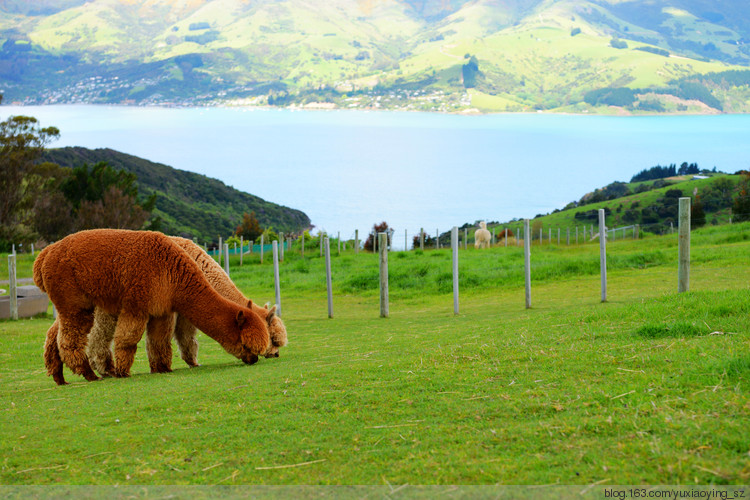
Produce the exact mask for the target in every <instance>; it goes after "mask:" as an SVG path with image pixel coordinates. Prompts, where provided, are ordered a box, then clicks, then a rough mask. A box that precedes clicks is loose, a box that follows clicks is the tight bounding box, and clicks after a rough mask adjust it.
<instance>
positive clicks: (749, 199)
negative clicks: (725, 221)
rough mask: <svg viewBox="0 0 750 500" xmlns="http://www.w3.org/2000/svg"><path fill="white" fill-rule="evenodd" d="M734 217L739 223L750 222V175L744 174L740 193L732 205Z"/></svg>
mask: <svg viewBox="0 0 750 500" xmlns="http://www.w3.org/2000/svg"><path fill="white" fill-rule="evenodd" d="M732 217H733V218H734V220H736V221H737V222H741V221H746V220H750V173H749V172H745V173H743V174H742V180H741V181H740V185H739V191H738V193H737V196H736V197H735V198H734V203H733V204H732Z"/></svg>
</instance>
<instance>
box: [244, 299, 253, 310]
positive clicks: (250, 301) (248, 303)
mask: <svg viewBox="0 0 750 500" xmlns="http://www.w3.org/2000/svg"><path fill="white" fill-rule="evenodd" d="M245 307H247V308H248V309H252V308H253V299H247V305H246V306H245Z"/></svg>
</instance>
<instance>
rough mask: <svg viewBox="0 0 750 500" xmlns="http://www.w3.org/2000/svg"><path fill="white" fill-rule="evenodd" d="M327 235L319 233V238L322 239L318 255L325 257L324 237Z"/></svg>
mask: <svg viewBox="0 0 750 500" xmlns="http://www.w3.org/2000/svg"><path fill="white" fill-rule="evenodd" d="M324 236H325V233H318V239H319V240H320V255H318V257H323V237H324Z"/></svg>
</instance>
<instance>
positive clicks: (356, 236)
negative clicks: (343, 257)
mask: <svg viewBox="0 0 750 500" xmlns="http://www.w3.org/2000/svg"><path fill="white" fill-rule="evenodd" d="M354 253H355V254H358V253H359V229H355V230H354Z"/></svg>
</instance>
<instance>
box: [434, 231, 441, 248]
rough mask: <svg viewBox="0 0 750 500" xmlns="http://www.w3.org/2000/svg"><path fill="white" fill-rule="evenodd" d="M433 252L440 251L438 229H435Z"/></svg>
mask: <svg viewBox="0 0 750 500" xmlns="http://www.w3.org/2000/svg"><path fill="white" fill-rule="evenodd" d="M435 250H440V229H435Z"/></svg>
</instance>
